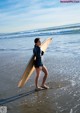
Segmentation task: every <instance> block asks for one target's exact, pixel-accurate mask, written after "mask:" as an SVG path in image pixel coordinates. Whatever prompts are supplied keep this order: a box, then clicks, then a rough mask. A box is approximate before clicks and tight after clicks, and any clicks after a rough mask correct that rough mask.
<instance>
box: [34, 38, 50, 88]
mask: <svg viewBox="0 0 80 113" xmlns="http://www.w3.org/2000/svg"><path fill="white" fill-rule="evenodd" d="M34 43H35V46H34V49H33V53H34V56H35V57H36V60H35V61H34V66H35V69H36V78H35V85H36V90H40V89H43V88H45V89H48V88H49V87H48V86H47V85H46V84H45V81H46V78H47V76H48V71H47V68H46V67H45V66H44V65H43V63H42V58H41V57H42V55H43V54H44V52H43V51H41V48H40V46H41V41H40V38H36V39H35V40H34ZM41 71H43V72H44V77H43V81H42V84H41V87H39V86H38V79H39V75H40V72H41Z"/></svg>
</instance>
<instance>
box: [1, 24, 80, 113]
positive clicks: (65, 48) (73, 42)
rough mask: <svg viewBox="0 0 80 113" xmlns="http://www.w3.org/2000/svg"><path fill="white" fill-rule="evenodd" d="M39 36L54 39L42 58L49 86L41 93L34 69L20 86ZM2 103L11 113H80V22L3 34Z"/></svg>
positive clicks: (42, 38)
mask: <svg viewBox="0 0 80 113" xmlns="http://www.w3.org/2000/svg"><path fill="white" fill-rule="evenodd" d="M37 37H39V38H40V39H41V41H44V40H45V39H46V38H48V37H52V39H53V41H52V43H51V44H50V46H49V47H48V49H47V51H46V53H45V54H44V57H43V62H44V65H46V67H47V68H48V71H49V75H48V79H47V84H48V85H49V87H50V89H49V90H45V91H41V92H33V89H34V88H35V85H34V79H35V74H36V73H35V72H34V73H33V75H32V76H31V78H30V79H29V81H28V82H27V84H26V85H25V86H24V87H23V88H22V89H19V88H18V87H17V85H18V82H19V80H20V78H21V76H22V74H23V72H24V70H25V68H26V66H27V63H28V61H29V59H30V57H31V56H32V54H33V47H34V39H35V38H37ZM42 77H43V73H42V75H41V76H40V83H41V80H42ZM0 105H5V106H7V108H8V113H14V112H15V113H26V112H29V113H32V112H33V113H41V112H44V113H49V112H50V113H80V24H74V25H67V26H60V27H50V28H44V29H37V30H30V31H21V32H16V33H0Z"/></svg>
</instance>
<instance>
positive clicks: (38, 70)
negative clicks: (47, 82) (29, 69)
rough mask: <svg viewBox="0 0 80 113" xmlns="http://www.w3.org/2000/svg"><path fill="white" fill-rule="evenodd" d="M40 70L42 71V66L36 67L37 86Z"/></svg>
mask: <svg viewBox="0 0 80 113" xmlns="http://www.w3.org/2000/svg"><path fill="white" fill-rule="evenodd" d="M40 72H41V68H40V67H39V68H36V78H35V85H36V88H38V79H39V75H40Z"/></svg>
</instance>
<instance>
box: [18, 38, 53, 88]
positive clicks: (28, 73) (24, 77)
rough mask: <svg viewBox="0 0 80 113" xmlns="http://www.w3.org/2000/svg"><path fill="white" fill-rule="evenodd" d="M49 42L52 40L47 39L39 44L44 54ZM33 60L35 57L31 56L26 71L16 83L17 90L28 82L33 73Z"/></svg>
mask: <svg viewBox="0 0 80 113" xmlns="http://www.w3.org/2000/svg"><path fill="white" fill-rule="evenodd" d="M51 41H52V38H47V39H46V40H44V41H43V43H42V44H41V50H42V51H44V52H45V51H46V49H47V47H48V46H49V44H50V43H51ZM34 59H35V56H34V55H32V57H31V59H30V60H29V62H28V65H27V67H26V69H25V71H24V73H23V75H22V77H21V80H20V81H19V83H18V87H19V88H22V87H23V86H24V85H25V83H26V82H27V81H28V79H29V78H30V76H31V75H32V73H33V72H34V70H35V67H34V65H33V63H34Z"/></svg>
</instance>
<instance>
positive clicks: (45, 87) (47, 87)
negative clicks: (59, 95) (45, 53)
mask: <svg viewBox="0 0 80 113" xmlns="http://www.w3.org/2000/svg"><path fill="white" fill-rule="evenodd" d="M41 87H42V88H44V89H49V86H47V85H45V84H44V85H42V86H41Z"/></svg>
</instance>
